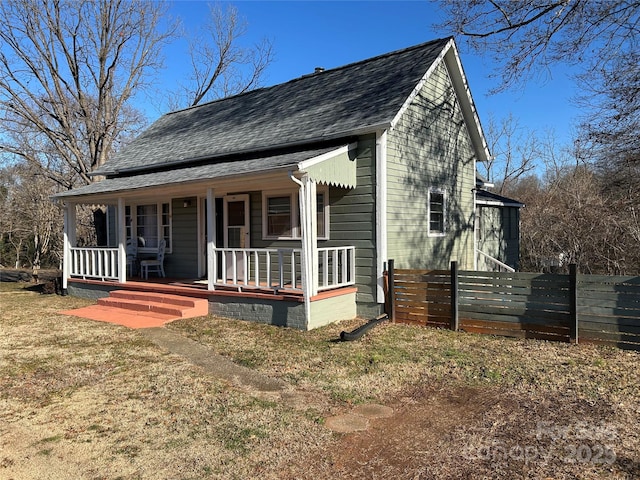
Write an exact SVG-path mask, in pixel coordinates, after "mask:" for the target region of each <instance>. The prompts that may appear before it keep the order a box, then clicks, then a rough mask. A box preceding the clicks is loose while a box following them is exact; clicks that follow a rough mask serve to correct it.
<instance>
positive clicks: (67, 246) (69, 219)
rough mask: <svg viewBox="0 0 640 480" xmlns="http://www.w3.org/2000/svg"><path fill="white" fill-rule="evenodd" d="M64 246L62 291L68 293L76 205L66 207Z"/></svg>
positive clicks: (74, 238) (73, 244) (74, 235)
mask: <svg viewBox="0 0 640 480" xmlns="http://www.w3.org/2000/svg"><path fill="white" fill-rule="evenodd" d="M62 239H63V246H62V290H63V291H64V292H66V291H67V285H68V284H69V278H70V277H71V247H72V246H75V244H76V204H75V203H69V202H67V203H66V204H65V206H64V223H63V237H62Z"/></svg>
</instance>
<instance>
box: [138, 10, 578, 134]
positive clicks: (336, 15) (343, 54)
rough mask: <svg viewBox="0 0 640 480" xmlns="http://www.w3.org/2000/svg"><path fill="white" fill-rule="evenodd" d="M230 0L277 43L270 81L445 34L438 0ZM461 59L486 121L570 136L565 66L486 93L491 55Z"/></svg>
mask: <svg viewBox="0 0 640 480" xmlns="http://www.w3.org/2000/svg"><path fill="white" fill-rule="evenodd" d="M233 3H234V5H236V7H237V9H238V11H239V13H240V14H241V15H242V16H243V17H244V18H245V19H246V21H247V22H248V33H247V36H246V37H245V38H244V40H243V42H255V41H257V40H259V39H260V38H262V37H265V36H266V37H268V38H270V39H271V40H272V42H273V45H274V52H275V61H274V62H273V64H272V65H271V66H270V67H269V68H268V70H267V74H266V78H265V80H264V84H265V86H269V85H274V84H277V83H282V82H286V81H288V80H291V79H293V78H296V77H299V76H301V75H304V74H307V73H311V72H313V70H314V68H315V67H317V66H322V67H325V68H333V67H339V66H341V65H345V64H348V63H351V62H355V61H359V60H364V59H366V58H370V57H373V56H376V55H379V54H383V53H387V52H391V51H393V50H398V49H402V48H405V47H409V46H412V45H416V44H419V43H423V42H426V41H429V40H432V39H434V38H438V37H443V36H447V34H446V33H444V32H436V31H434V30H433V28H432V25H433V24H434V23H437V22H438V21H439V20H440V19H441V18H440V15H441V14H440V12H439V11H438V10H437V5H435V4H433V3H430V2H427V1H408V2H405V1H393V2H392V1H348V2H344V1H313V2H312V1H278V2H268V1H237V2H233ZM208 11H209V9H208V3H207V2H205V1H187V0H182V1H176V2H175V3H173V5H172V7H171V10H170V12H171V13H172V14H173V15H176V16H179V17H181V18H182V21H183V24H184V26H185V27H186V28H187V29H192V28H194V27H196V26H197V25H198V24H199V23H201V22H202V21H203V20H204V19H205V18H206V17H207V15H208ZM458 43H459V47H460V42H458ZM185 52H186V46H185V45H182V44H178V45H175V46H174V47H172V48H171V49H170V50H168V51H167V57H166V64H167V67H168V68H167V70H166V71H165V72H164V76H163V79H164V81H165V82H167V83H171V82H174V81H175V80H176V78H178V77H179V76H180V75H181V74H183V73H185V71H184V70H182V69H181V65H183V64H185V58H186V57H185ZM461 58H462V64H463V67H464V70H465V73H466V76H467V79H468V81H469V85H470V87H471V92H472V95H473V97H474V101H475V103H476V107H477V109H478V112H479V115H480V120H481V122H482V123H483V125H485V128H486V124H487V123H488V121H489V118H490V117H491V116H493V117H494V118H496V119H500V118H503V117H506V116H508V115H509V113H511V114H513V116H514V117H515V118H517V119H518V120H519V123H520V125H521V126H522V127H526V128H528V129H531V130H534V131H536V132H538V133H540V134H542V133H545V132H546V131H548V130H553V131H554V132H555V133H556V135H557V139H558V140H559V141H560V142H561V143H568V142H569V141H570V139H571V134H572V131H573V127H572V126H573V124H574V123H575V121H576V120H577V116H578V111H577V109H576V108H575V107H573V106H572V105H571V103H570V99H571V97H572V96H573V95H574V87H573V83H572V81H571V79H570V78H569V74H570V72H569V71H568V70H566V69H563V68H562V67H561V66H559V67H558V68H557V69H556V70H554V71H551V72H547V73H545V74H544V75H541V77H543V78H542V79H541V80H539V81H533V82H529V83H528V84H527V85H526V87H525V88H524V89H522V90H517V91H515V90H513V91H509V92H505V93H501V94H499V95H492V96H488V92H489V90H490V89H491V88H493V87H495V86H496V82H497V79H491V78H489V75H490V74H491V73H492V71H493V70H494V69H495V66H494V65H492V63H491V59H490V58H489V57H488V56H487V57H485V58H483V57H478V56H474V55H471V54H469V53H467V52H465V51H464V49H462V51H461ZM185 66H186V64H185ZM147 111H148V112H149V114H150V115H151V116H153V115H154V114H155V115H156V116H158V115H159V114H160V113H164V112H160V111H158V110H157V109H156V110H155V112H154V113H152V112H151V111H150V110H148V109H147ZM150 120H155V118H151V119H150Z"/></svg>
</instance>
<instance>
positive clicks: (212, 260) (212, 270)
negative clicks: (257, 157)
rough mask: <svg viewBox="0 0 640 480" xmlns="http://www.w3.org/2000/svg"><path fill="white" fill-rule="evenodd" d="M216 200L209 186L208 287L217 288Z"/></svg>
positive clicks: (210, 288)
mask: <svg viewBox="0 0 640 480" xmlns="http://www.w3.org/2000/svg"><path fill="white" fill-rule="evenodd" d="M216 259H217V258H216V202H215V196H214V192H213V188H207V289H209V290H215V285H214V282H215V280H216V275H217V273H218V265H217V262H216Z"/></svg>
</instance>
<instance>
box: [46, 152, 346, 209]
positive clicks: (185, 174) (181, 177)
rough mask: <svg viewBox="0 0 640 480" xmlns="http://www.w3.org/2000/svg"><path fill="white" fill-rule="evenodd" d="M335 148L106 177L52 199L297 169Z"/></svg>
mask: <svg viewBox="0 0 640 480" xmlns="http://www.w3.org/2000/svg"><path fill="white" fill-rule="evenodd" d="M335 148H336V147H335V146H334V147H326V148H317V149H305V150H299V151H295V152H289V153H282V154H272V155H264V156H253V157H247V158H243V159H242V160H234V159H226V160H220V161H212V162H209V163H207V164H203V165H196V166H191V167H189V166H182V167H176V168H174V169H172V170H165V171H160V172H150V173H140V174H138V175H130V176H121V177H115V178H108V179H106V180H102V181H101V182H97V183H92V184H91V185H85V186H84V187H80V188H75V189H73V190H68V191H66V192H62V193H59V194H57V195H54V197H55V198H65V197H81V196H84V195H96V194H108V193H112V192H121V191H125V190H127V191H130V190H137V189H140V188H146V187H159V186H163V185H171V184H175V183H181V182H190V181H191V182H193V181H199V180H207V179H211V178H224V177H232V176H236V175H242V174H245V173H260V172H265V171H269V170H276V169H287V168H294V167H297V165H298V163H299V162H302V161H304V160H307V159H309V158H314V157H317V156H319V155H323V154H325V153H328V152H330V151H332V150H335Z"/></svg>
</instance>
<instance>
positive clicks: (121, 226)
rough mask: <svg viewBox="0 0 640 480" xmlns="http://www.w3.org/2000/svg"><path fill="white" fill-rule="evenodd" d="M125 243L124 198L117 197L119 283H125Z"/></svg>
mask: <svg viewBox="0 0 640 480" xmlns="http://www.w3.org/2000/svg"><path fill="white" fill-rule="evenodd" d="M132 236H133V232H132ZM133 238H135V237H133ZM132 240H133V239H132ZM126 243H127V228H126V210H125V205H124V198H122V197H118V282H120V283H126V282H127V250H126V248H125V245H126Z"/></svg>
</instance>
